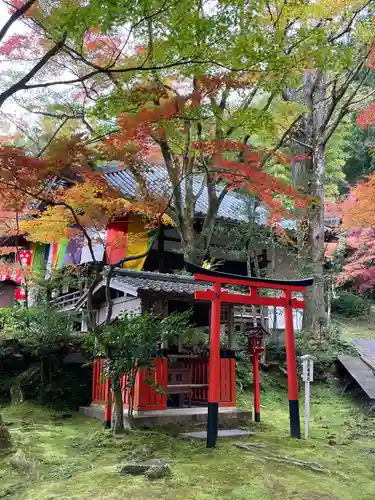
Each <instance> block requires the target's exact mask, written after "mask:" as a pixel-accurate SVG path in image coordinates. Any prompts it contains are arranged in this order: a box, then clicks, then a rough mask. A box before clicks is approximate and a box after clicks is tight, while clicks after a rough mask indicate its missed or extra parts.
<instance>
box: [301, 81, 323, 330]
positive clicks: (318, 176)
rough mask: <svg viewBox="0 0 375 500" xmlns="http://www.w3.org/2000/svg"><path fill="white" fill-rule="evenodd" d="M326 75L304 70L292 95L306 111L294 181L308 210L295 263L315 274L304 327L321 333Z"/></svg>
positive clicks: (303, 270) (310, 273)
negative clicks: (306, 198) (301, 82)
mask: <svg viewBox="0 0 375 500" xmlns="http://www.w3.org/2000/svg"><path fill="white" fill-rule="evenodd" d="M326 89H327V75H325V74H323V73H320V72H316V73H312V72H306V74H305V78H304V85H303V89H302V91H301V94H300V95H299V96H298V95H297V96H294V97H293V98H294V99H295V98H297V99H299V100H300V101H302V102H303V104H304V105H305V106H306V107H307V109H308V110H309V111H308V113H307V114H306V115H305V117H304V119H303V122H302V123H301V127H300V128H299V132H298V133H296V135H295V138H296V141H297V143H298V144H300V147H299V149H298V148H297V147H296V149H295V152H296V158H297V161H295V163H294V166H293V170H294V171H293V181H294V184H295V185H296V187H297V188H298V189H299V190H300V191H301V192H303V193H304V194H306V195H308V196H309V197H310V200H311V201H310V204H309V210H308V213H307V214H306V216H305V217H303V219H302V220H301V221H300V222H299V224H298V234H297V242H298V262H299V267H300V270H299V271H300V272H301V273H302V274H304V275H305V276H306V275H310V276H313V277H314V285H313V287H312V290H311V292H310V293H306V295H305V302H306V307H305V309H304V314H303V328H304V329H307V330H310V331H311V332H312V333H313V334H314V335H315V336H316V337H318V336H320V333H321V329H322V325H323V324H324V323H325V294H324V170H325V158H324V155H325V142H324V140H323V138H322V134H323V132H324V118H325V116H326V109H325V108H326V101H325V97H326Z"/></svg>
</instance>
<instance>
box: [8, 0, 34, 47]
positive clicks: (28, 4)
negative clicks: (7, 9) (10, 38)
mask: <svg viewBox="0 0 375 500" xmlns="http://www.w3.org/2000/svg"><path fill="white" fill-rule="evenodd" d="M35 2H36V0H28V1H27V2H26V3H24V4H23V5H22V6H21V7H20V8H19V9H17V10H16V11H14V12H13V14H12V15H11V16H10V18H9V19H8V21H7V22H6V23H5V24H4V26H3V27H2V28H1V30H0V41H1V40H2V39H3V38H4V36H5V35H6V34H7V32H8V30H9V28H10V27H11V26H12V24H13V23H15V22H16V21H17V20H18V19H19V18H20V17H22V16H23V15H24V14H25V13H26V12H27V11H28V10H29V9H30V7H31V6H32V5H33V4H34V3H35Z"/></svg>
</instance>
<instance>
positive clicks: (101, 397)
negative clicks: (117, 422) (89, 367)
mask: <svg viewBox="0 0 375 500" xmlns="http://www.w3.org/2000/svg"><path fill="white" fill-rule="evenodd" d="M103 366H104V359H103V358H98V359H95V360H94V366H93V374H92V402H93V403H94V404H103V403H104V402H105V380H104V377H103Z"/></svg>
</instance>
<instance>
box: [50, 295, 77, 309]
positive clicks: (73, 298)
mask: <svg viewBox="0 0 375 500" xmlns="http://www.w3.org/2000/svg"><path fill="white" fill-rule="evenodd" d="M82 293H83V292H81V291H77V292H71V293H66V294H65V295H59V296H58V297H56V298H54V299H52V300H51V304H52V305H53V306H55V307H56V308H57V309H60V310H64V311H66V310H69V309H74V307H75V306H76V304H77V302H78V301H79V299H80V298H81V297H82Z"/></svg>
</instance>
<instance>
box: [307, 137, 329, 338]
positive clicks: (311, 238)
mask: <svg viewBox="0 0 375 500" xmlns="http://www.w3.org/2000/svg"><path fill="white" fill-rule="evenodd" d="M324 150H325V148H324V145H322V144H318V145H317V146H316V147H315V148H314V151H313V153H312V168H313V176H312V179H311V180H312V191H313V192H312V193H311V194H312V196H313V197H314V201H313V204H312V207H311V210H310V217H309V220H308V221H304V222H305V230H304V235H303V236H304V237H303V239H304V243H305V245H304V247H305V255H304V258H305V259H304V260H305V263H306V264H307V265H306V268H309V271H310V272H311V274H312V276H313V277H314V284H313V287H312V290H311V292H310V293H309V294H307V296H306V308H305V314H304V327H306V328H307V329H309V330H311V331H312V332H313V333H314V335H315V336H316V337H318V336H320V333H321V329H322V326H323V325H324V324H325V316H326V314H325V290H324V288H325V276H324V167H325V161H324V153H325V151H324Z"/></svg>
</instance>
